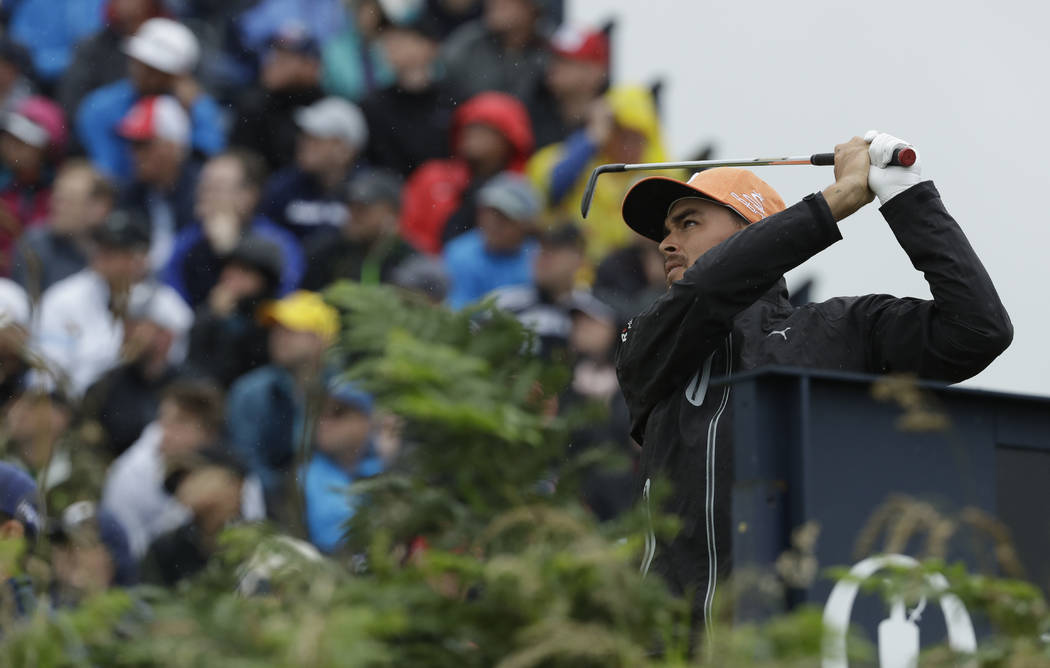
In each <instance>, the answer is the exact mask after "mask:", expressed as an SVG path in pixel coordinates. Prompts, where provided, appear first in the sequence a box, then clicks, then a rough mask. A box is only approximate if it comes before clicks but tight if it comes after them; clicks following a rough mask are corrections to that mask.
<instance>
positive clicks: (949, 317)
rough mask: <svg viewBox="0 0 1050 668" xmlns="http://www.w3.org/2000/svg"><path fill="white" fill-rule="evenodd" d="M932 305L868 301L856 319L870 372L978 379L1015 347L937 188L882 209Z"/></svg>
mask: <svg viewBox="0 0 1050 668" xmlns="http://www.w3.org/2000/svg"><path fill="white" fill-rule="evenodd" d="M881 211H882V215H883V216H884V217H885V218H886V221H887V222H888V223H889V225H890V229H891V230H893V234H894V235H895V236H896V237H897V241H898V243H900V245H901V248H903V249H904V251H905V252H906V253H907V254H908V257H909V258H910V259H911V262H912V266H914V267H915V268H916V269H918V270H919V271H921V272H923V274H924V276H925V277H926V281H927V283H929V285H930V292H931V293H932V294H933V300H932V301H930V300H921V299H895V298H893V297H889V296H887V295H873V296H869V297H863V298H861V299H859V300H857V302H856V303H855V304H854V305H853V311H854V313H853V314H852V315H853V317H854V319H855V320H857V321H858V325H859V327H860V328H861V332H862V335H863V336H865V337H866V344H867V345H866V350H867V353H868V366H869V370H870V371H872V372H874V373H888V372H911V373H915V374H917V375H919V376H921V377H923V378H932V379H936V380H943V381H947V382H958V381H961V380H965V379H966V378H969V377H971V376H973V375H976V374H977V373H978V372H980V371H981V370H982V369H984V368H985V367H986V366H988V365H989V364H990V363H991V362H992V360H994V359H995V358H996V357H998V356H999V355H1000V354H1001V353H1002V352H1003V351H1004V350H1006V348H1007V347H1008V346H1009V345H1010V342H1011V341H1012V340H1013V326H1012V325H1011V323H1010V317H1009V316H1008V315H1007V313H1006V309H1005V307H1004V306H1003V304H1002V302H1001V301H1000V299H999V295H998V294H997V293H996V290H995V286H994V285H993V284H992V279H991V278H990V277H989V276H988V272H987V271H985V269H984V266H983V265H982V264H981V261H980V260H979V259H978V258H977V254H976V253H975V252H974V250H973V248H972V247H971V246H970V243H969V241H967V239H966V236H965V235H964V234H963V231H962V229H961V228H960V227H959V225H958V223H956V222H955V220H954V219H953V218H952V216H951V215H950V214H949V213H948V211H947V210H946V209H945V208H944V204H943V202H942V201H941V197H940V194H939V193H938V192H937V189H936V188H935V187H934V185H933V182H932V181H924V182H922V183H919V184H916V185H914V186H912V187H911V188H910V189H908V190H907V191H905V192H903V193H901V194H900V195H898V196H897V197H894V198H893V199H892V200H890V202H889V203H887V204H886V205H885V206H883V207H882V209H881Z"/></svg>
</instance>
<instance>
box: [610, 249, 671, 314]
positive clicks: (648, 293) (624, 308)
mask: <svg viewBox="0 0 1050 668" xmlns="http://www.w3.org/2000/svg"><path fill="white" fill-rule="evenodd" d="M666 291H667V275H666V274H665V273H664V256H663V253H661V252H660V248H659V246H658V244H657V243H656V242H655V241H653V240H652V239H646V238H645V237H643V236H642V235H640V234H635V235H634V238H633V239H632V240H631V243H630V244H629V245H627V246H624V247H623V248H621V249H619V250H615V251H613V252H611V253H609V255H607V256H606V257H605V259H604V260H602V262H601V264H599V265H598V273H597V275H596V276H595V279H594V294H595V295H596V296H598V297H599V298H601V299H602V300H603V301H605V302H606V303H607V304H609V305H611V306H612V307H613V308H615V309H616V311H617V312H618V313H641V312H642V311H643V310H645V307H646V306H648V305H649V304H651V303H652V302H653V300H654V299H656V297H658V296H660V295H662V294H663V293H664V292H666Z"/></svg>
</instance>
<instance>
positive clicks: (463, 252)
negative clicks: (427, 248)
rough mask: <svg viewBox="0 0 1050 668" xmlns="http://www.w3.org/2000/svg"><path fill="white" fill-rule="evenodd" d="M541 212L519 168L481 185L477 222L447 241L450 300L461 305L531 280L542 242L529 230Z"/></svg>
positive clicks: (453, 305)
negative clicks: (535, 259)
mask: <svg viewBox="0 0 1050 668" xmlns="http://www.w3.org/2000/svg"><path fill="white" fill-rule="evenodd" d="M538 213H539V202H538V201H537V199H536V195H535V193H534V192H533V190H532V187H531V186H529V184H528V181H527V180H526V179H525V178H524V177H522V176H520V175H518V174H510V173H507V174H501V175H499V176H498V177H496V178H494V179H492V180H491V181H490V182H489V183H488V184H487V185H486V186H485V187H484V188H482V189H481V192H480V193H478V228H477V229H475V230H471V231H470V232H467V233H466V234H463V235H461V236H459V237H457V238H456V239H455V240H453V241H452V242H450V243H449V244H448V246H446V247H445V252H444V257H445V268H446V269H447V270H448V273H449V279H450V280H449V282H450V284H451V289H450V291H449V297H448V301H449V306H451V307H452V308H456V309H458V308H462V307H464V306H466V305H467V304H469V303H471V302H473V301H476V300H478V299H480V298H481V297H484V296H485V295H487V294H488V293H490V292H492V291H493V290H495V289H496V288H501V287H504V286H510V285H527V284H528V283H530V282H531V281H532V264H533V259H534V257H535V255H536V253H537V252H538V251H539V247H538V244H537V243H536V241H535V240H534V239H532V238H530V235H531V234H532V232H533V231H534V227H533V225H534V223H535V219H536V215H537V214H538Z"/></svg>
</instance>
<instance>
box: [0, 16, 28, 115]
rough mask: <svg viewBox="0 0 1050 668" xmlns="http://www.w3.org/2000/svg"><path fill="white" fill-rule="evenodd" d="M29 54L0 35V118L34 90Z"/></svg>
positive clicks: (19, 45) (8, 38)
mask: <svg viewBox="0 0 1050 668" xmlns="http://www.w3.org/2000/svg"><path fill="white" fill-rule="evenodd" d="M32 73H33V65H32V62H31V61H30V58H29V53H27V52H26V50H25V49H24V48H23V47H22V45H21V44H18V43H17V42H15V41H14V40H13V39H11V37H10V36H8V35H6V34H5V35H0V116H2V115H6V114H7V113H8V112H10V111H14V110H15V108H16V107H17V106H18V105H19V104H20V103H21V102H22V101H23V100H25V99H26V98H27V97H29V96H30V95H33V94H34V92H35V90H34V86H33V83H32V81H30V76H31V75H32Z"/></svg>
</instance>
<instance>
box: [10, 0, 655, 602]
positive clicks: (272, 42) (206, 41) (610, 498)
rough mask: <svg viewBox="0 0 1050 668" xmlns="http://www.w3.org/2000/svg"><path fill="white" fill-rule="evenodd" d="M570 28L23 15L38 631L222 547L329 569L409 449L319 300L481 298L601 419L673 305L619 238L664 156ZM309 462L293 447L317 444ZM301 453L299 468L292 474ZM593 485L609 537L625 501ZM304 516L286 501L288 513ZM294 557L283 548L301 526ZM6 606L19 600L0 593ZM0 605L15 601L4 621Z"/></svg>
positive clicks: (467, 20)
mask: <svg viewBox="0 0 1050 668" xmlns="http://www.w3.org/2000/svg"><path fill="white" fill-rule="evenodd" d="M563 15H564V7H563V3H562V2H561V1H559V0H9V1H6V2H4V3H3V4H2V9H0V20H2V25H3V33H2V36H0V272H2V273H0V276H3V277H4V278H2V279H0V406H2V411H3V419H2V424H0V460H2V463H0V542H2V541H3V540H5V539H7V538H12V537H15V538H17V537H24V536H30V537H33V536H37V537H39V536H41V535H44V534H45V533H46V535H47V536H48V537H49V538H50V544H51V556H50V560H51V565H52V567H53V569H54V573H55V578H56V580H55V584H54V592H53V594H54V595H53V597H52V598H53V602H54V603H57V604H71V605H72V604H75V603H76V601H77V600H79V599H80V598H81V597H82V596H84V595H85V594H87V593H92V592H94V591H99V590H101V589H105V588H108V587H111V586H124V585H129V584H133V583H135V582H149V583H155V584H161V585H173V584H175V583H176V582H178V581H179V580H181V579H183V578H185V577H187V576H189V575H192V574H193V573H195V572H197V571H199V570H200V569H201V568H203V567H204V565H205V564H206V563H207V561H208V559H209V557H210V555H211V554H212V553H213V552H214V550H215V541H216V537H217V535H218V533H219V532H220V531H221V530H222V528H223V527H225V526H227V525H229V524H230V523H231V522H237V521H242V520H246V521H253V520H263V519H267V520H270V521H272V522H274V523H276V524H277V525H278V526H283V527H290V528H291V527H294V528H295V531H294V532H295V533H299V534H300V535H305V536H308V538H309V540H310V542H311V543H313V544H314V545H315V546H316V547H317V548H318V549H319V550H320V551H322V552H326V553H338V552H339V550H340V547H341V542H342V532H343V527H344V525H345V522H346V521H347V519H348V518H349V517H350V516H351V515H352V513H353V512H354V503H355V500H354V499H352V498H351V497H349V496H348V495H347V493H346V491H345V488H346V486H347V485H348V484H349V483H351V482H352V481H354V480H357V479H360V478H365V477H369V476H374V475H377V474H380V473H382V472H383V471H387V470H391V469H395V468H396V467H398V466H399V465H400V464H401V459H402V457H404V456H406V455H405V454H404V453H405V452H407V450H406V449H405V448H403V447H402V443H401V440H402V439H401V434H400V430H399V421H398V419H397V417H396V416H392V415H387V414H384V413H383V412H382V411H380V410H379V409H378V407H376V406H375V405H374V404H373V399H372V397H370V396H369V395H368V394H367V393H366V392H364V391H362V390H361V389H360V388H359V387H357V386H355V385H353V384H350V383H347V382H345V381H342V380H340V379H339V377H338V371H339V369H333V368H331V366H330V365H328V364H326V360H327V359H328V358H327V357H326V349H327V348H328V347H329V345H330V344H331V343H332V342H333V340H334V337H335V336H336V334H337V332H338V330H339V319H338V314H337V312H336V311H335V310H334V309H333V308H332V307H331V306H329V305H328V304H326V303H325V301H324V300H323V298H322V297H321V294H320V292H321V291H322V290H323V289H324V288H325V287H326V286H328V285H329V284H331V283H333V282H334V281H338V280H342V279H346V280H351V281H360V282H362V283H367V284H379V283H388V284H393V285H397V286H400V287H401V288H403V289H405V290H410V291H413V292H416V293H419V294H420V295H423V296H424V297H425V298H427V299H429V300H431V301H432V302H433V303H434V304H446V305H448V306H449V307H451V308H454V309H459V308H462V307H463V306H465V305H467V304H470V303H473V302H476V301H478V300H480V299H483V298H494V299H495V300H496V303H497V304H498V305H499V306H501V307H503V308H505V309H508V310H510V311H511V312H513V313H515V314H516V315H517V316H518V317H519V318H520V319H521V320H522V322H524V323H525V324H526V325H527V326H529V327H530V328H532V329H534V330H535V331H536V332H537V334H538V337H537V341H538V350H537V352H538V353H539V354H541V355H543V356H545V357H548V358H549V359H553V360H557V361H560V362H562V363H565V364H568V365H571V369H572V382H571V386H570V387H569V388H568V390H566V395H565V396H564V397H563V398H562V399H563V400H562V401H561V402H560V404H561V405H562V406H565V407H568V406H572V405H573V404H574V403H578V402H580V401H598V402H601V403H603V404H605V405H606V406H607V407H608V408H609V409H610V416H611V417H610V419H609V420H608V421H607V423H603V424H602V425H600V426H599V427H596V428H593V429H590V430H587V432H586V433H579V434H576V435H575V436H574V440H573V448H574V449H577V450H578V449H582V448H585V447H586V446H587V445H588V444H592V443H610V442H611V443H614V444H618V445H619V446H620V447H621V448H622V450H623V452H625V453H627V454H628V455H631V454H633V451H632V449H631V448H632V445H631V442H630V439H629V436H628V428H627V420H626V414H625V413H626V411H625V408H624V407H623V405H622V399H621V398H620V395H619V388H618V386H617V382H616V376H615V369H614V365H613V359H612V358H613V351H614V349H615V344H616V342H617V339H618V334H619V331H620V329H621V327H622V326H623V323H624V321H625V320H626V318H627V317H629V316H630V315H631V314H632V313H633V311H634V310H635V309H638V308H639V307H640V306H642V305H644V304H645V303H647V302H648V301H649V300H650V299H651V298H652V296H653V295H654V294H656V293H658V292H660V291H661V290H662V289H663V286H664V274H663V260H662V258H661V256H660V254H659V252H658V250H657V249H656V247H655V244H653V243H652V242H650V241H647V240H645V239H643V238H641V237H639V236H637V235H635V234H634V233H633V232H631V231H630V230H629V229H628V228H627V227H626V226H625V225H624V224H623V223H622V220H621V218H620V201H621V199H622V196H623V194H624V192H625V191H626V189H627V188H628V187H629V186H630V184H631V183H633V181H634V180H636V179H637V178H640V176H639V175H637V174H635V175H629V174H610V175H607V176H605V177H603V180H602V182H601V185H600V187H599V188H598V190H597V192H596V194H595V198H594V203H593V206H592V208H591V213H590V215H589V217H588V218H587V219H586V220H584V219H582V218H581V217H580V214H579V204H580V198H581V194H582V191H583V188H584V184H585V183H586V180H587V176H588V175H589V174H590V171H591V170H592V169H593V168H594V166H596V165H598V164H601V163H607V162H615V163H636V162H649V161H661V160H666V159H669V156H668V155H667V152H666V150H665V147H664V144H663V141H662V139H661V131H660V120H659V117H658V113H657V111H658V110H657V103H656V100H655V98H654V95H653V93H652V91H651V90H650V89H649V88H647V87H645V86H641V85H634V84H629V83H620V82H616V81H613V80H612V77H611V69H610V52H611V48H610V38H611V29H609V28H608V27H607V28H606V29H604V30H603V29H599V28H595V27H593V26H577V25H566V24H565V23H564V22H563ZM303 444H305V446H306V447H301V445H303ZM303 453H305V454H303ZM624 484H625V481H624V480H623V479H622V478H618V477H617V476H614V475H609V476H602V477H599V478H595V479H593V480H591V481H589V484H588V485H587V490H586V493H587V499H586V500H587V503H588V505H589V506H590V507H591V508H592V509H593V510H594V512H595V513H596V514H597V515H598V516H599V517H601V518H608V517H612V516H614V515H616V514H617V513H618V512H621V511H622V510H623V507H624V503H625V502H629V501H630V498H629V497H630V495H629V493H628V492H626V491H625V487H624ZM297 494H298V495H301V498H302V500H303V502H302V503H299V504H297V503H291V502H290V499H291V498H292V497H293V496H295V495H297ZM289 530H290V531H292V529H289ZM3 570H4V569H3V566H2V565H0V581H3V582H4V583H5V584H4V585H3V594H2V595H0V599H2V600H3V601H4V606H5V609H8V608H10V605H8V604H9V603H10V604H11V605H13V606H14V609H16V610H20V609H22V608H23V607H25V606H27V605H28V604H29V602H28V600H27V599H28V598H29V597H30V596H29V592H30V590H31V587H29V586H27V585H26V584H25V583H24V582H23V581H22V580H20V577H21V576H19V577H13V575H14V574H13V573H10V572H7V573H5V572H3ZM11 602H13V603H11Z"/></svg>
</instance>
